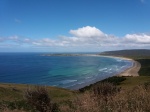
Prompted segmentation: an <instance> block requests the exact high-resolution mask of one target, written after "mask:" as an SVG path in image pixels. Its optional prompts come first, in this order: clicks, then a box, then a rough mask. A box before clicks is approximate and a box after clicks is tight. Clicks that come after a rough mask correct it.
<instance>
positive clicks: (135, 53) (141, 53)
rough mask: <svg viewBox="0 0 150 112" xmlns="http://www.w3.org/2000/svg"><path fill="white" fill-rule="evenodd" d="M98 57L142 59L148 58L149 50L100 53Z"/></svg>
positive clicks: (149, 56)
mask: <svg viewBox="0 0 150 112" xmlns="http://www.w3.org/2000/svg"><path fill="white" fill-rule="evenodd" d="M100 55H109V56H123V57H136V58H142V57H144V58H150V49H133V50H118V51H106V52H102V53H100Z"/></svg>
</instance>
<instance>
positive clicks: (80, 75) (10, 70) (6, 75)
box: [0, 53, 133, 89]
mask: <svg viewBox="0 0 150 112" xmlns="http://www.w3.org/2000/svg"><path fill="white" fill-rule="evenodd" d="M42 54H44V53H0V82H2V83H21V84H39V85H50V86H57V87H62V88H68V89H79V88H81V87H84V86H86V85H89V84H91V83H94V82H96V81H99V80H102V79H105V78H107V77H110V76H113V75H115V74H118V73H120V72H122V71H124V70H125V69H127V68H129V67H131V66H132V65H133V63H132V62H131V61H128V60H122V59H120V58H108V57H100V56H43V55H42Z"/></svg>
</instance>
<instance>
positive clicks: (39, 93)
mask: <svg viewBox="0 0 150 112" xmlns="http://www.w3.org/2000/svg"><path fill="white" fill-rule="evenodd" d="M24 96H25V99H26V100H27V102H28V103H29V104H30V105H31V106H32V107H34V108H35V109H36V110H38V111H40V112H55V111H57V110H58V105H57V104H55V103H52V100H51V99H50V97H49V95H48V91H47V90H46V88H44V87H40V86H36V87H35V88H34V89H27V90H26V91H25V95H24Z"/></svg>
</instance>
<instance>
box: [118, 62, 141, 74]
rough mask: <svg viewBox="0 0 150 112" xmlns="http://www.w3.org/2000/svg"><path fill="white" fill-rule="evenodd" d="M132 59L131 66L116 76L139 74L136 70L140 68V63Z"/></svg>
mask: <svg viewBox="0 0 150 112" xmlns="http://www.w3.org/2000/svg"><path fill="white" fill-rule="evenodd" d="M132 61H133V66H132V67H131V68H129V69H127V70H125V71H123V72H122V73H120V74H118V75H117V76H133V77H135V76H139V74H138V71H139V70H140V68H141V64H140V63H139V62H137V61H134V60H132Z"/></svg>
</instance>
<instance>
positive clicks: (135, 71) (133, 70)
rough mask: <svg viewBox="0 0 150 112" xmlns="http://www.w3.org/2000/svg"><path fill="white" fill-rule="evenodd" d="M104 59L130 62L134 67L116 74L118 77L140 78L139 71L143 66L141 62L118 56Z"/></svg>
mask: <svg viewBox="0 0 150 112" xmlns="http://www.w3.org/2000/svg"><path fill="white" fill-rule="evenodd" d="M102 56H103V55H102ZM104 57H112V58H120V59H123V60H129V61H132V62H133V66H131V67H130V68H128V69H126V70H124V71H123V72H121V73H119V74H116V76H133V77H136V76H139V74H138V71H139V70H140V68H141V64H140V63H139V62H137V61H135V60H133V59H131V58H127V57H118V56H104Z"/></svg>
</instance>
